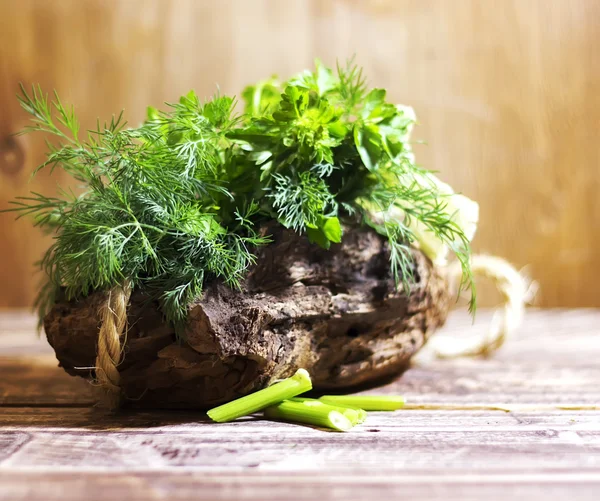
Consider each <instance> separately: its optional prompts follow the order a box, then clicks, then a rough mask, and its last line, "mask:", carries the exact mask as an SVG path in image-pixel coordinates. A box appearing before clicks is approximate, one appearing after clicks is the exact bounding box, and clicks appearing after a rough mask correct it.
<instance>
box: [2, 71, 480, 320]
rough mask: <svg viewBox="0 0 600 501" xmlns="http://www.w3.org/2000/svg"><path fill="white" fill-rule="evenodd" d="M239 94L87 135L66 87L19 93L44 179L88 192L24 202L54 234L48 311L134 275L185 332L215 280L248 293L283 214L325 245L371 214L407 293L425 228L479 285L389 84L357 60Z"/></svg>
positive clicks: (184, 100) (184, 102)
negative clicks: (238, 99) (271, 229)
mask: <svg viewBox="0 0 600 501" xmlns="http://www.w3.org/2000/svg"><path fill="white" fill-rule="evenodd" d="M242 97H243V98H244V100H245V113H244V114H243V115H236V114H235V113H234V108H235V100H234V99H233V98H231V97H229V96H221V95H216V96H215V97H214V98H213V99H211V100H209V101H207V102H204V103H203V102H201V101H200V99H198V97H197V96H196V94H195V93H194V92H190V93H188V94H187V95H185V96H183V97H181V99H180V100H179V101H178V102H177V103H171V104H167V108H166V109H165V110H158V109H156V108H153V107H149V108H148V118H147V120H146V121H145V122H144V123H143V124H142V125H141V126H139V127H135V128H127V127H126V122H125V121H124V119H123V114H122V113H121V114H119V115H116V116H114V117H113V118H112V119H111V120H110V121H109V122H106V123H104V124H100V122H98V124H97V127H96V128H95V129H94V130H92V131H88V132H86V133H83V132H82V131H80V125H79V122H78V120H77V117H76V115H75V112H74V110H73V108H72V107H67V106H65V105H64V104H63V103H62V102H61V100H60V99H59V97H58V95H57V94H56V93H55V94H54V98H53V99H52V100H51V99H49V97H48V96H47V95H46V94H44V93H43V92H42V90H41V89H40V88H39V86H38V87H33V88H32V89H31V91H29V92H28V91H26V90H25V88H24V87H22V88H21V95H20V96H19V101H20V103H21V105H22V107H23V109H25V111H27V112H28V113H29V114H30V115H32V124H31V125H30V126H28V127H27V128H26V129H25V131H24V132H33V131H38V132H43V133H46V134H50V135H51V136H53V137H54V140H55V142H48V155H47V159H46V161H45V162H44V163H43V164H42V165H40V166H39V167H38V170H39V169H43V168H48V169H50V170H54V169H56V168H60V169H63V170H65V171H66V172H68V173H69V174H70V175H71V176H72V177H73V178H75V179H76V180H77V181H79V182H80V183H81V184H82V185H83V186H84V191H83V193H81V194H79V195H78V196H75V195H73V194H70V193H64V192H63V193H61V194H60V197H47V196H45V195H43V194H40V193H32V194H31V195H30V196H28V197H22V198H20V199H17V200H16V201H15V202H14V208H13V209H12V210H14V211H17V212H18V213H19V217H21V216H33V218H34V223H35V224H36V225H38V226H40V227H42V228H45V229H46V230H48V231H52V232H54V233H55V240H54V243H53V244H52V246H51V247H50V249H48V251H47V253H46V254H45V256H44V258H43V259H42V261H41V266H42V268H43V270H44V271H45V273H46V276H47V277H48V282H47V285H46V286H44V287H42V289H41V291H40V297H39V298H38V304H39V308H40V314H43V313H44V312H45V311H46V310H47V308H48V305H49V304H50V303H51V302H52V301H53V300H54V297H55V295H56V293H57V291H58V289H59V288H63V289H64V291H65V293H66V295H67V297H68V298H78V297H82V296H85V295H87V294H89V293H90V292H92V291H95V290H105V289H109V288H111V287H114V286H115V285H117V284H119V283H121V282H123V281H124V280H128V281H130V282H131V283H132V285H133V287H134V288H137V289H140V290H143V291H145V292H146V293H147V294H149V295H150V296H151V297H154V298H156V299H157V300H158V301H159V303H160V305H161V308H162V311H163V313H164V315H165V317H166V319H167V320H169V321H170V322H172V323H173V324H174V325H175V326H176V327H177V328H178V330H181V328H182V326H183V324H184V322H185V319H186V315H187V309H188V306H189V304H190V303H191V302H192V301H193V300H194V299H195V298H197V297H198V296H200V295H201V294H202V290H203V286H204V284H205V282H206V281H207V280H211V279H214V278H218V279H221V280H223V281H224V282H225V283H227V284H228V285H230V286H231V287H239V286H240V284H241V283H242V281H243V279H244V276H245V273H246V271H247V270H248V267H249V266H251V265H252V264H253V263H254V262H255V255H254V252H255V249H256V248H257V247H258V246H261V245H265V244H266V243H268V241H269V239H268V237H264V236H261V234H260V227H261V225H262V224H264V223H265V222H268V221H270V220H273V219H275V220H277V221H278V222H279V223H280V224H282V225H283V226H285V227H287V228H292V229H293V230H295V231H297V232H301V233H306V234H307V236H308V238H309V239H310V241H311V242H313V243H316V244H318V245H321V246H322V247H325V248H329V246H330V245H331V243H337V242H340V241H341V238H342V224H341V223H344V224H346V225H351V224H356V222H357V221H360V220H362V221H363V222H364V224H368V225H371V226H372V227H373V228H375V229H376V231H378V232H380V233H381V234H382V235H384V236H385V237H386V238H387V239H388V241H389V249H390V267H391V272H392V275H393V277H394V279H395V280H396V283H397V284H398V285H400V284H402V285H403V286H404V288H405V290H406V291H407V292H408V291H410V284H411V281H412V280H413V268H414V263H413V262H412V253H411V245H412V244H413V243H414V242H415V240H416V235H415V224H418V225H421V226H422V227H424V228H425V229H426V230H427V231H430V232H431V233H432V234H433V235H434V236H435V237H437V238H438V239H439V240H440V241H441V242H443V243H444V244H445V245H447V246H448V247H449V248H450V249H451V250H452V251H453V252H454V254H455V255H456V257H457V258H458V260H459V261H460V263H461V265H462V266H463V272H464V274H463V284H462V285H463V286H465V287H467V286H471V287H472V277H471V273H470V263H469V256H470V254H469V253H470V247H469V240H468V238H467V237H466V235H465V233H464V231H463V229H462V228H461V227H460V226H459V225H458V224H457V222H456V218H455V217H454V214H452V213H451V211H450V210H449V209H448V204H447V200H448V199H447V196H446V195H445V194H444V193H442V192H441V190H440V189H439V187H438V186H436V184H435V183H433V182H429V181H428V179H429V178H428V176H430V174H429V173H428V171H426V170H424V169H422V168H421V167H419V166H417V165H416V164H415V163H414V160H413V156H412V152H411V149H410V143H409V140H408V137H409V133H410V128H411V127H412V125H413V123H414V117H411V116H410V115H408V114H407V113H406V110H405V109H403V108H401V107H399V106H396V105H394V104H391V103H388V102H387V101H386V99H385V97H386V95H385V90H383V89H372V90H370V91H367V86H366V80H365V78H364V75H363V71H362V69H361V68H360V67H358V66H357V65H356V64H355V63H354V61H353V60H350V61H349V62H348V63H347V64H346V65H345V66H342V65H340V64H338V66H337V71H333V70H331V69H329V68H327V67H325V66H324V65H323V64H321V63H320V62H317V65H316V69H315V71H313V72H311V71H306V72H303V73H302V74H300V75H298V76H297V77H294V78H292V79H290V80H288V81H287V82H279V81H278V80H277V79H276V78H275V77H273V78H271V79H269V80H266V81H263V82H260V83H258V84H256V85H254V86H251V87H247V88H246V89H245V90H244V92H243V93H242ZM376 214H380V215H381V214H383V216H381V217H379V216H376ZM378 217H379V219H378ZM381 219H382V220H381ZM472 291H473V293H472V307H474V301H475V292H474V290H473V289H472Z"/></svg>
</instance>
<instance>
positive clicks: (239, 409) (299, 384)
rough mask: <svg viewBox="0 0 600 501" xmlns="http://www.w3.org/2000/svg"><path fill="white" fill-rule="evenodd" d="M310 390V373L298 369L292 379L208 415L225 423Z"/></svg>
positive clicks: (240, 399)
mask: <svg viewBox="0 0 600 501" xmlns="http://www.w3.org/2000/svg"><path fill="white" fill-rule="evenodd" d="M310 389H312V382H311V380H310V376H309V374H308V372H307V371H306V370H305V369H298V370H297V371H296V373H295V374H294V375H293V376H292V377H289V378H287V379H284V380H283V381H280V382H279V383H275V384H274V385H271V386H269V387H268V388H265V389H263V390H259V391H257V392H254V393H251V394H250V395H246V396H245V397H242V398H238V399H237V400H234V401H233V402H228V403H226V404H223V405H220V406H219V407H215V408H214V409H211V410H209V411H208V412H207V414H208V417H210V418H211V419H212V420H213V421H216V422H218V423H225V422H227V421H233V420H234V419H237V418H239V417H242V416H247V415H248V414H252V413H254V412H258V411H260V410H262V409H264V408H265V407H269V406H271V405H274V404H277V403H279V402H281V401H282V400H285V399H286V398H292V397H295V396H296V395H300V394H301V393H305V392H307V391H308V390H310Z"/></svg>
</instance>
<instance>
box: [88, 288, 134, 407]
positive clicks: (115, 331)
mask: <svg viewBox="0 0 600 501" xmlns="http://www.w3.org/2000/svg"><path fill="white" fill-rule="evenodd" d="M130 296H131V286H130V284H129V283H128V282H125V283H124V284H123V285H121V286H117V287H114V288H112V289H111V290H109V291H108V293H107V295H106V301H104V302H103V303H102V305H101V306H100V310H99V315H100V322H101V326H100V331H99V332H98V348H97V355H96V381H97V383H98V384H99V386H100V388H102V389H103V390H104V391H103V394H104V395H103V396H104V400H105V402H106V404H107V406H108V407H110V408H111V409H115V408H117V407H118V406H119V404H120V401H121V386H120V382H121V376H120V374H119V370H118V368H117V367H118V366H119V363H120V362H121V354H122V347H121V336H122V335H123V334H124V333H125V334H126V328H127V304H128V303H129V298H130Z"/></svg>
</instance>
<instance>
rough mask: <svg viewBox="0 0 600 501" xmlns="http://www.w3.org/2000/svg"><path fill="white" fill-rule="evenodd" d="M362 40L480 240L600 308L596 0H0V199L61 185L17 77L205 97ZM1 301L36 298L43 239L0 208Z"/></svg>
mask: <svg viewBox="0 0 600 501" xmlns="http://www.w3.org/2000/svg"><path fill="white" fill-rule="evenodd" d="M352 54H356V55H357V60H358V62H359V63H361V64H362V65H363V66H364V68H365V70H366V73H367V75H368V77H369V80H370V82H371V83H372V84H374V85H377V86H383V87H387V88H388V89H389V93H390V95H391V97H392V98H393V99H394V100H396V101H397V102H402V103H406V104H411V105H413V106H414V107H415V108H416V110H417V114H418V116H419V118H420V121H421V126H420V127H418V129H417V131H416V137H418V138H421V139H425V140H426V141H427V142H428V146H421V147H419V148H418V150H417V151H418V153H417V154H418V156H419V160H420V161H421V163H423V164H424V165H426V166H427V167H429V168H432V169H435V170H439V171H441V177H442V178H443V179H445V180H447V181H448V182H450V183H451V184H452V185H453V186H454V187H455V188H456V189H457V190H460V191H462V192H464V193H465V194H467V195H469V196H471V197H472V198H475V199H476V200H478V201H479V203H480V205H481V224H480V229H479V232H478V236H477V238H476V241H475V245H474V246H475V249H476V250H477V251H487V252H492V253H494V254H498V255H501V256H505V257H507V258H509V259H510V260H511V261H512V262H514V263H515V264H516V265H517V266H519V267H522V266H526V265H527V266H528V272H529V273H530V274H531V275H532V276H533V277H534V278H535V279H536V280H538V282H539V284H540V286H541V294H540V296H539V301H538V302H539V303H540V304H542V305H546V306H559V305H560V306H591V305H594V306H600V164H599V160H600V158H599V157H600V155H599V151H600V138H599V137H598V134H599V130H600V1H598V0H370V1H369V0H363V1H360V0H206V1H204V0H171V1H168V0H121V1H117V0H53V1H49V0H0V209H1V208H6V207H7V201H8V200H10V199H12V198H13V197H15V196H17V195H23V194H26V193H27V192H28V191H29V190H36V191H43V192H46V193H53V192H54V190H55V189H56V183H57V181H58V182H59V183H62V184H63V185H64V184H65V183H66V179H65V178H64V177H63V176H61V175H55V176H54V178H52V179H51V178H49V177H48V176H47V175H46V174H44V173H42V174H41V175H39V176H38V177H37V178H35V179H34V180H33V181H31V182H29V179H30V173H31V170H32V168H33V167H34V166H35V165H36V164H38V163H39V162H41V161H42V159H43V152H44V145H43V142H42V138H39V137H16V138H15V137H13V136H12V135H11V134H13V133H14V132H16V131H18V130H20V129H21V128H22V127H23V126H24V125H25V124H26V120H27V117H26V116H25V114H24V113H23V112H22V111H21V110H20V109H19V107H18V104H17V101H16V99H15V93H16V92H17V84H18V82H19V81H21V82H24V83H26V84H30V83H32V82H39V83H40V84H41V85H42V86H43V87H44V88H45V89H47V90H52V89H53V88H54V89H57V90H58V92H59V93H60V95H61V97H62V98H63V100H65V101H68V102H72V103H74V104H75V105H76V109H77V111H78V113H79V114H80V116H81V117H82V121H83V124H84V125H86V124H88V125H91V124H93V123H95V118H96V117H97V116H100V117H102V118H104V117H109V116H110V115H111V114H112V113H113V112H115V111H117V112H118V111H119V110H120V109H121V108H125V110H126V115H127V116H128V117H129V120H130V122H133V123H137V122H138V121H139V120H141V119H142V117H143V115H144V112H145V108H146V105H148V104H151V103H152V104H160V103H161V102H163V101H165V100H174V99H176V98H177V97H178V96H179V95H180V94H182V93H184V92H186V91H188V90H189V89H191V88H194V89H196V91H197V92H198V94H199V95H201V96H210V95H211V94H212V93H213V92H214V90H215V86H216V85H217V84H218V85H219V86H220V88H221V90H222V91H223V92H226V93H236V92H238V91H239V90H240V89H241V88H242V86H243V85H244V84H246V83H248V82H252V81H254V80H257V79H260V78H263V77H266V76H269V75H270V74H272V73H277V74H279V75H281V76H288V75H291V74H293V73H295V72H297V71H299V70H301V69H303V68H305V67H308V66H310V65H311V63H312V60H313V58H314V57H320V58H322V59H323V60H324V61H325V62H327V63H330V64H331V63H334V62H335V59H336V58H340V59H342V60H344V59H346V58H347V57H349V56H351V55H352ZM0 238H1V245H0V285H1V286H0V306H26V305H30V304H31V302H32V300H33V297H34V294H35V287H36V284H37V282H38V279H39V277H38V276H36V274H35V273H34V267H33V265H32V263H33V262H34V261H35V260H36V259H38V258H39V257H40V255H41V253H42V252H43V250H44V248H45V247H46V246H47V244H48V237H43V236H41V235H40V234H39V232H38V231H37V230H36V229H34V228H32V227H31V224H30V223H29V222H28V221H24V220H20V221H16V222H15V221H14V218H13V216H12V215H10V214H0Z"/></svg>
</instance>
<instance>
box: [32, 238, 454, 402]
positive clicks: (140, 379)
mask: <svg viewBox="0 0 600 501" xmlns="http://www.w3.org/2000/svg"><path fill="white" fill-rule="evenodd" d="M270 233H271V234H272V235H273V236H274V242H273V243H272V244H270V245H269V246H266V247H264V248H262V249H261V250H260V252H259V254H258V259H257V265H256V266H255V267H254V268H253V269H252V270H251V271H250V273H249V275H248V277H247V280H246V282H245V283H244V287H243V290H242V291H235V290H231V289H229V288H228V287H226V286H225V285H223V284H222V283H219V282H214V283H211V284H209V285H208V286H207V287H206V290H205V293H204V296H203V298H202V299H201V300H199V301H198V302H196V303H195V304H193V305H192V306H191V307H190V312H189V320H188V324H187V327H186V335H185V341H179V340H177V339H176V336H175V334H174V332H173V330H172V329H171V328H170V327H169V326H168V325H167V324H165V323H164V322H163V321H162V318H161V314H160V312H159V311H158V309H157V305H156V304H155V303H153V302H151V301H148V300H147V298H145V297H144V295H143V294H142V293H140V292H134V294H133V295H132V298H131V305H130V308H129V330H128V333H127V338H126V341H125V343H124V357H123V361H122V363H121V365H120V366H119V371H120V373H121V382H122V386H123V391H124V393H125V396H126V401H127V402H129V403H130V404H131V405H135V406H145V407H156V408H159V407H160V408H169V407H179V408H183V407H185V408H208V407H211V406H214V405H217V404H219V403H222V402H225V401H228V400H231V399H234V398H237V397H239V396H241V395H244V394H246V393H249V392H251V391H255V390H257V389H260V388H262V387H264V386H265V385H268V384H269V383H271V382H272V381H273V380H275V379H279V378H284V377H287V376H289V375H291V374H292V373H293V372H294V371H295V370H296V369H297V368H298V367H304V368H306V369H308V371H309V372H310V373H311V376H312V378H313V383H314V386H315V388H317V389H319V388H320V389H326V388H327V389H341V388H347V387H350V386H355V385H359V384H363V383H369V382H373V381H376V380H377V379H381V378H385V377H389V376H392V375H395V374H399V373H401V372H402V371H403V370H404V369H405V368H406V367H407V365H408V363H409V361H410V358H411V356H412V355H413V354H414V353H415V352H416V351H417V350H418V349H419V348H420V347H421V346H422V345H423V344H424V343H425V341H426V340H427V338H428V336H429V335H430V334H431V332H432V331H433V330H434V329H435V328H437V327H438V326H439V325H441V324H442V323H443V322H444V320H445V318H446V315H447V312H448V306H449V297H448V291H447V284H446V282H445V280H444V279H443V278H442V277H441V276H440V275H439V274H438V273H437V272H436V270H435V268H433V267H432V265H431V263H430V261H429V260H428V259H427V258H426V257H425V256H423V254H421V253H420V252H418V251H414V257H415V269H414V275H415V283H414V286H413V287H412V290H411V294H410V296H408V297H407V296H406V295H405V294H404V293H403V292H402V291H399V292H397V291H396V290H395V287H394V282H393V279H392V277H391V276H390V271H389V251H388V248H387V243H386V241H385V239H383V238H382V237H380V236H379V235H377V234H375V233H374V232H372V231H369V230H361V229H355V230H350V231H347V232H346V233H345V235H344V242H343V243H342V244H340V245H334V246H332V248H331V249H330V250H329V251H325V250H323V249H320V248H318V247H317V246H315V245H312V244H309V242H308V240H306V238H304V237H301V236H298V235H297V234H295V233H293V232H291V231H287V230H279V229H274V230H273V231H271V232H270ZM104 300H105V299H104V295H103V294H102V293H95V294H92V295H90V296H89V297H87V298H85V299H83V300H80V301H77V302H66V301H63V302H58V303H57V304H56V305H55V306H54V308H53V309H52V311H51V312H50V313H49V314H48V315H47V316H46V318H45V320H44V327H45V331H46V335H47V337H48V341H49V342H50V344H51V345H52V346H53V348H54V350H55V351H56V356H57V358H58V360H59V362H60V365H61V366H62V367H63V368H64V369H65V370H66V371H67V372H68V373H69V374H72V375H78V376H83V377H88V378H92V377H93V376H94V374H93V371H91V370H90V369H89V368H90V367H92V366H93V365H94V358H95V355H96V341H97V335H98V324H99V317H98V309H99V306H100V304H101V302H102V301H104Z"/></svg>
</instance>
